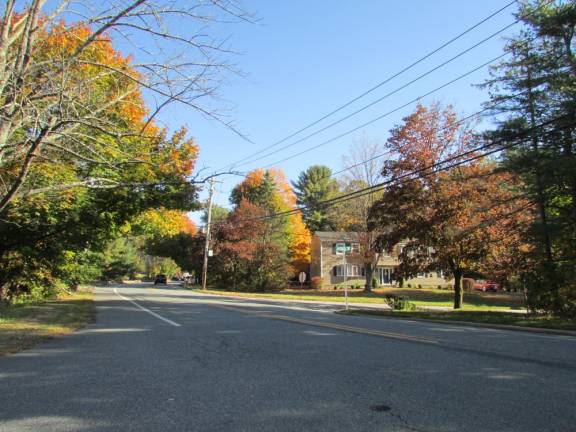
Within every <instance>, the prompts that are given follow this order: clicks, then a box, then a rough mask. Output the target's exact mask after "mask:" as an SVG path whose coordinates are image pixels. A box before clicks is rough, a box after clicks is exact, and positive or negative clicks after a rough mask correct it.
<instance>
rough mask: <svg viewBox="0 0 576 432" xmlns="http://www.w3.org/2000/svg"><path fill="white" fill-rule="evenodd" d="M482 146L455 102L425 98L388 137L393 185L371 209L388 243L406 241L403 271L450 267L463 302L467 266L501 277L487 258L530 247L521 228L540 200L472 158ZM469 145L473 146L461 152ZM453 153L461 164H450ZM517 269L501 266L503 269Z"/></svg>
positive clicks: (489, 165) (487, 163)
mask: <svg viewBox="0 0 576 432" xmlns="http://www.w3.org/2000/svg"><path fill="white" fill-rule="evenodd" d="M476 146H477V140H476V138H475V136H474V134H473V132H472V130H471V128H470V127H469V126H468V125H467V124H465V123H462V122H460V121H459V120H458V118H457V116H456V114H455V112H454V111H453V109H452V108H451V107H447V108H442V107H441V106H440V105H438V104H433V105H432V106H430V107H425V106H423V105H418V107H417V108H416V111H415V112H414V113H413V114H411V115H409V116H408V117H406V118H405V119H404V122H403V124H401V125H400V126H397V127H396V128H394V129H393V130H392V133H391V137H390V139H389V140H388V141H387V143H386V147H387V148H388V149H389V150H390V152H391V154H392V155H393V158H392V159H391V160H389V161H388V162H387V163H386V164H385V168H384V170H383V175H384V177H385V178H387V179H389V180H390V184H389V185H388V186H387V187H386V189H385V190H384V193H383V196H382V197H381V199H379V200H378V201H377V202H376V203H375V205H374V206H373V207H372V211H371V223H372V224H373V226H374V227H379V229H380V230H381V232H382V234H381V235H380V236H379V242H380V243H381V245H382V247H384V248H386V249H392V247H394V246H395V245H397V244H401V245H402V253H401V256H400V259H401V266H400V268H399V271H398V276H400V277H402V276H403V277H410V276H414V275H415V274H416V273H417V272H420V271H438V270H442V271H443V272H444V274H445V275H446V276H447V277H450V278H452V279H453V280H454V308H455V309H459V308H461V307H462V304H463V289H462V283H461V281H462V278H463V276H464V275H465V274H466V272H469V271H478V270H483V271H484V272H486V276H487V277H494V276H495V275H496V268H494V269H492V268H491V267H490V266H486V265H484V266H483V265H482V264H486V263H489V262H490V258H489V257H494V258H496V257H498V254H501V253H502V249H504V250H513V249H514V248H519V247H522V245H521V244H519V236H518V233H520V232H522V230H523V229H526V226H527V223H528V222H529V221H528V220H526V216H525V215H526V214H527V213H528V210H529V208H530V207H531V205H532V204H531V203H530V202H529V201H527V200H526V199H524V197H523V196H522V195H521V194H519V193H518V192H517V191H518V180H517V179H516V178H514V177H513V176H512V175H510V174H509V173H505V172H501V171H500V170H499V169H498V165H497V164H496V163H495V162H493V161H489V160H485V159H482V158H478V159H475V160H468V159H471V158H473V157H474V156H479V153H478V152H474V148H475V147H476ZM464 152H471V153H468V154H467V155H466V156H459V155H460V154H462V153H464ZM446 159H450V160H451V164H454V166H453V167H451V168H449V169H445V170H444V169H443V168H447V164H444V165H443V164H441V163H440V162H441V161H443V160H446ZM439 163H440V164H439ZM456 164H457V165H456ZM432 167H434V168H432ZM413 172H417V174H410V173H413ZM492 262H494V259H492ZM511 265H513V264H512V263H511ZM510 271H511V269H502V268H501V266H500V267H499V268H498V272H500V275H503V274H505V273H507V272H508V273H509V272H510Z"/></svg>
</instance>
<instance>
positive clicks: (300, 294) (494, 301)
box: [199, 288, 524, 311]
mask: <svg viewBox="0 0 576 432" xmlns="http://www.w3.org/2000/svg"><path fill="white" fill-rule="evenodd" d="M199 292H206V293H209V294H220V295H231V296H238V297H253V298H263V299H267V298H269V299H286V300H317V301H331V302H344V291H343V290H337V291H335V290H316V291H315V290H285V291H280V292H275V293H244V292H234V291H224V290H215V289H210V290H206V291H199ZM391 294H392V295H395V296H402V297H405V298H406V299H408V300H410V301H411V302H412V303H414V304H416V305H417V306H443V307H451V306H452V304H453V303H452V302H453V295H454V294H453V292H452V291H448V290H439V289H410V288H379V289H376V290H375V291H374V292H373V293H372V294H366V293H364V292H362V291H357V290H355V291H352V290H351V291H349V301H350V303H372V304H384V303H385V296H386V295H391ZM523 308H524V299H523V297H522V296H520V295H516V294H509V293H482V292H472V293H465V294H464V310H482V311H490V310H496V311H507V310H508V311H509V310H519V309H523Z"/></svg>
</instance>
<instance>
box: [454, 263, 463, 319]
mask: <svg viewBox="0 0 576 432" xmlns="http://www.w3.org/2000/svg"><path fill="white" fill-rule="evenodd" d="M463 304H464V291H463V290H462V270H460V269H457V270H455V271H454V309H461V308H462V305H463Z"/></svg>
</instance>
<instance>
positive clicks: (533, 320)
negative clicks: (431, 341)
mask: <svg viewBox="0 0 576 432" xmlns="http://www.w3.org/2000/svg"><path fill="white" fill-rule="evenodd" d="M340 313H342V314H348V315H372V316H381V317H386V318H401V319H402V318H403V319H414V318H416V319H424V320H431V321H454V322H470V323H481V324H495V325H507V326H516V327H530V328H541V329H552V330H572V331H574V330H576V321H571V320H562V319H559V318H553V317H547V316H542V317H526V315H523V314H517V313H506V312H487V311H465V310H464V311H449V312H431V311H394V312H392V311H379V310H368V309H364V310H350V311H341V312H340Z"/></svg>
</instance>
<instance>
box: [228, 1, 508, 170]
mask: <svg viewBox="0 0 576 432" xmlns="http://www.w3.org/2000/svg"><path fill="white" fill-rule="evenodd" d="M516 2H517V0H513V1H511V2H509V3H507V4H506V5H504V6H503V7H502V8H500V9H498V10H497V11H495V12H493V13H492V14H490V15H488V16H487V17H486V18H484V19H482V20H480V21H479V22H477V23H476V24H474V25H473V26H471V27H469V28H467V29H466V30H464V31H463V32H462V33H460V34H458V35H457V36H455V37H453V38H452V39H450V40H449V41H447V42H445V43H443V44H442V45H440V46H439V47H438V48H436V49H434V50H432V51H430V52H429V53H428V54H426V55H424V56H423V57H420V58H419V59H418V60H416V61H414V62H413V63H411V64H409V65H408V66H406V67H404V68H403V69H401V70H400V71H398V72H396V73H394V74H393V75H391V76H389V77H388V78H386V79H385V80H383V81H381V82H379V83H378V84H376V85H375V86H373V87H371V88H369V89H368V90H366V91H364V92H363V93H361V94H360V95H358V96H356V97H355V98H353V99H351V100H349V101H348V102H346V103H345V104H343V105H341V106H339V107H337V108H336V109H334V110H332V111H331V112H329V113H328V114H326V115H324V116H322V117H321V118H319V119H318V120H316V121H314V122H312V123H310V124H308V125H306V126H304V127H303V128H301V129H299V130H297V131H296V132H293V133H292V134H290V135H288V136H286V137H284V138H282V139H281V140H279V141H276V142H275V143H273V144H271V145H269V146H267V147H265V148H263V149H261V150H259V151H257V152H255V153H252V154H250V155H248V156H246V157H244V158H242V159H240V160H237V161H235V162H233V163H231V164H228V165H226V166H224V167H223V168H225V167H233V166H235V165H236V164H237V163H240V162H243V161H245V160H247V159H250V158H252V157H254V156H256V155H259V154H261V153H263V152H265V151H267V150H269V149H271V148H273V147H276V146H278V145H280V144H282V143H284V142H286V141H288V140H289V139H291V138H293V137H295V136H296V135H298V134H300V133H302V132H304V131H306V130H308V129H310V128H311V127H313V126H315V125H317V124H318V123H320V122H321V121H323V120H325V119H327V118H328V117H331V116H332V115H334V114H336V113H337V112H340V111H341V110H343V109H344V108H346V107H348V106H350V105H351V104H353V103H354V102H356V101H358V100H359V99H361V98H363V97H365V96H367V95H368V94H370V93H372V92H374V91H375V90H377V89H378V88H380V87H382V86H383V85H385V84H387V83H388V82H390V81H392V80H393V79H394V78H397V77H398V76H400V75H402V74H403V73H405V72H407V71H409V70H410V69H412V68H413V67H414V66H416V65H418V64H420V63H422V62H423V61H424V60H426V59H428V58H430V57H431V56H433V55H434V54H436V53H437V52H439V51H441V50H442V49H444V48H446V47H447V46H449V45H451V44H452V43H454V42H456V41H457V40H458V39H460V38H462V37H463V36H465V35H466V34H468V33H470V32H471V31H472V30H474V29H476V28H477V27H479V26H481V25H482V24H484V23H485V22H487V21H489V20H490V19H492V18H493V17H495V16H496V15H498V14H499V13H501V12H503V11H504V10H506V9H507V8H509V7H510V6H512V5H513V4H515V3H516Z"/></svg>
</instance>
